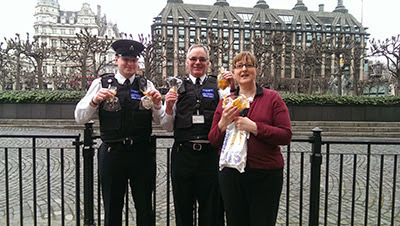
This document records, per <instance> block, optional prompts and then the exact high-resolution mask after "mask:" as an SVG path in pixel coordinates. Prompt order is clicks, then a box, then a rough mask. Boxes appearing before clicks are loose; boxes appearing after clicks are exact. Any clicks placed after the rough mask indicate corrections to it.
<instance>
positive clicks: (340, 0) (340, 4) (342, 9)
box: [333, 0, 349, 13]
mask: <svg viewBox="0 0 400 226" xmlns="http://www.w3.org/2000/svg"><path fill="white" fill-rule="evenodd" d="M333 12H339V13H348V12H349V10H347V9H346V7H344V5H343V0H338V5H337V6H336V8H335V10H333Z"/></svg>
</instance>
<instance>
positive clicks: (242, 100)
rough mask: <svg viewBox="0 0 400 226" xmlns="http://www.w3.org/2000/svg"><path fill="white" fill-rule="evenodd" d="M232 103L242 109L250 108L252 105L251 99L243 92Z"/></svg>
mask: <svg viewBox="0 0 400 226" xmlns="http://www.w3.org/2000/svg"><path fill="white" fill-rule="evenodd" d="M232 105H233V106H236V107H237V108H238V109H239V110H240V111H242V110H244V109H246V108H249V106H250V104H249V101H248V100H247V98H246V96H245V95H243V94H242V95H240V96H238V97H237V98H236V99H235V100H233V102H232Z"/></svg>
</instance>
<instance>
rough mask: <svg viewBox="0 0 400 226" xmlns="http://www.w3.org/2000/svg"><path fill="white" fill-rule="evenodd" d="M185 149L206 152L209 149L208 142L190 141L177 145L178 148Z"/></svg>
mask: <svg viewBox="0 0 400 226" xmlns="http://www.w3.org/2000/svg"><path fill="white" fill-rule="evenodd" d="M182 146H184V147H186V148H188V149H191V150H193V151H207V150H209V147H210V142H209V141H208V140H190V141H184V142H181V143H179V147H182Z"/></svg>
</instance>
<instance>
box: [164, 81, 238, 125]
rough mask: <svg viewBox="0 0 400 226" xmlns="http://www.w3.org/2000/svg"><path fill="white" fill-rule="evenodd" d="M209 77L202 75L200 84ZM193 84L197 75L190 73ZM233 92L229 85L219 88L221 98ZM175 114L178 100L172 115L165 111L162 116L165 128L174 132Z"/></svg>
mask: <svg viewBox="0 0 400 226" xmlns="http://www.w3.org/2000/svg"><path fill="white" fill-rule="evenodd" d="M206 78H207V76H206V75H203V76H201V77H200V84H203V82H204V80H205V79H206ZM187 79H190V80H191V81H192V83H193V84H196V77H194V76H193V75H191V74H189V78H187ZM230 93H231V89H230V87H229V86H228V87H227V88H225V89H224V90H222V89H218V95H219V99H220V100H221V99H222V98H223V97H224V96H225V95H229V94H230ZM165 107H166V103H164V109H165ZM175 114H176V102H175V104H174V106H173V108H172V115H169V114H167V113H166V112H164V113H163V115H162V116H161V123H160V124H161V126H162V128H163V129H165V130H167V131H169V132H172V131H173V130H174V121H175Z"/></svg>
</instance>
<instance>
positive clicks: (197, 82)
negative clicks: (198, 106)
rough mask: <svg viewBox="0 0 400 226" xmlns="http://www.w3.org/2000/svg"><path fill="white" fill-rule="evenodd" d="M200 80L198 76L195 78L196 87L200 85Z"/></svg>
mask: <svg viewBox="0 0 400 226" xmlns="http://www.w3.org/2000/svg"><path fill="white" fill-rule="evenodd" d="M200 81H201V80H200V78H196V86H197V87H199V86H200V85H201V83H200Z"/></svg>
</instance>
